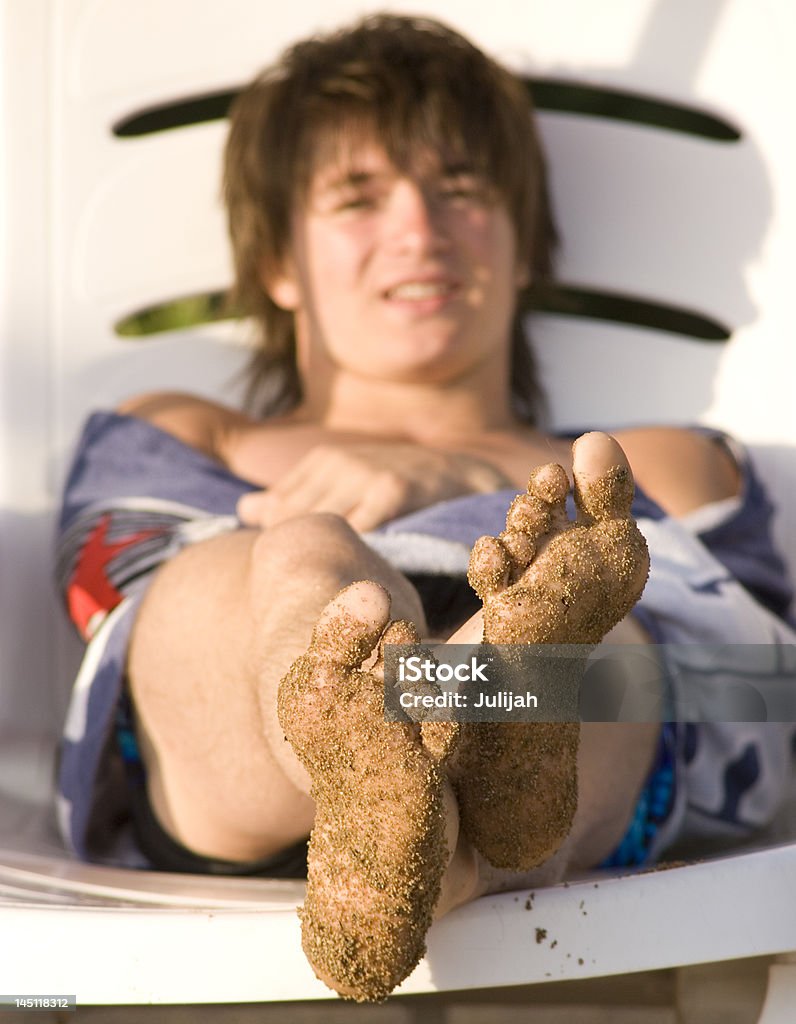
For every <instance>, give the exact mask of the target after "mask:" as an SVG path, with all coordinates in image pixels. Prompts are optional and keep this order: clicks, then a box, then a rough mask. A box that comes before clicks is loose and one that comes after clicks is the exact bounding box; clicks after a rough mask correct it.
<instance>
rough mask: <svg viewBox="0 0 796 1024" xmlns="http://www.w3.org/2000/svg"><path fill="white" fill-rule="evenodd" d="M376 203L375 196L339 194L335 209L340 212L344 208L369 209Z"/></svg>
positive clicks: (344, 209)
mask: <svg viewBox="0 0 796 1024" xmlns="http://www.w3.org/2000/svg"><path fill="white" fill-rule="evenodd" d="M375 205H376V198H375V196H370V195H363V194H357V195H350V196H341V198H340V199H339V200H338V202H337V209H338V210H340V211H341V212H344V211H346V210H370V209H372V208H373V207H374V206H375Z"/></svg>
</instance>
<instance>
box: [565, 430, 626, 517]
mask: <svg viewBox="0 0 796 1024" xmlns="http://www.w3.org/2000/svg"><path fill="white" fill-rule="evenodd" d="M572 452H573V470H572V471H573V475H574V477H575V504H576V505H577V507H578V512H579V520H580V521H581V522H584V521H586V522H594V521H598V522H599V521H601V520H605V519H625V518H627V517H628V516H629V515H630V506H631V504H632V502H633V474H632V472H631V470H630V464H629V463H628V461H627V458H626V456H625V453H624V452H623V451H622V448H621V447H620V445H619V443H618V442H617V441H615V440H614V438H613V437H611V436H610V434H602V433H599V432H597V431H594V432H592V433H590V434H584V435H583V436H582V437H579V438H578V439H577V441H575V443H574V445H573V446H572Z"/></svg>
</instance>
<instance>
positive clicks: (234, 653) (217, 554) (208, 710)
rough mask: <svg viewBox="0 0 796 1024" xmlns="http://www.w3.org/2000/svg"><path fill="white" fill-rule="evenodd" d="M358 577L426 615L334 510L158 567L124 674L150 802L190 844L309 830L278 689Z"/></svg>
mask: <svg viewBox="0 0 796 1024" xmlns="http://www.w3.org/2000/svg"><path fill="white" fill-rule="evenodd" d="M363 578H364V579H370V580H374V581H376V582H378V583H380V584H382V586H384V587H385V588H386V589H387V590H388V591H389V592H390V594H391V595H392V602H393V605H392V607H393V615H394V616H395V617H396V618H398V617H401V618H408V619H410V620H411V621H413V622H415V623H417V625H418V626H419V628H421V629H422V628H423V627H424V617H423V611H422V606H421V604H420V601H419V599H418V597H417V594H416V592H415V591H414V589H413V588H412V587H411V586H410V585H409V584H408V582H407V581H406V579H405V578H404V577H402V576H401V575H400V574H398V573H397V572H395V571H394V570H393V569H391V568H390V566H388V565H387V564H386V563H385V562H383V561H382V559H380V558H379V557H378V556H376V555H375V554H373V553H372V552H371V551H370V550H369V549H368V548H367V547H366V546H365V545H364V544H363V543H362V541H361V540H360V539H359V537H358V536H357V535H356V534H355V533H354V531H353V530H351V529H350V528H349V527H348V526H347V525H346V523H345V522H344V521H343V520H341V519H339V518H338V517H334V516H326V515H318V516H307V517H301V518H299V519H295V520H291V521H289V522H287V523H284V524H281V525H279V526H277V527H274V528H273V529H271V530H268V531H263V532H259V531H250V530H241V531H238V532H235V533H232V534H228V535H225V536H222V537H218V538H215V539H213V540H210V541H207V542H204V543H201V544H197V545H195V546H193V547H190V548H187V549H186V550H185V551H183V552H181V553H180V554H179V555H178V556H177V557H175V558H174V559H173V560H172V561H170V562H169V563H167V564H166V565H164V566H163V567H162V568H161V569H160V570H159V572H158V574H157V577H156V578H155V580H154V581H153V583H152V585H151V587H150V589H149V591H148V592H147V594H146V597H145V599H144V601H143V602H142V606H141V609H140V612H139V615H138V619H137V622H136V625H135V628H134V631H133V637H132V643H131V648H130V654H129V662H128V674H129V679H130V688H131V692H132V697H133V703H134V707H135V711H136V715H137V724H138V731H139V736H140V741H141V747H142V752H143V756H144V761H145V764H146V768H147V784H148V792H149V797H150V801H151V803H152V807H153V809H154V811H155V814H156V816H157V818H158V819H159V821H160V823H161V825H162V826H163V827H164V828H165V829H166V831H167V832H168V833H169V834H170V835H172V836H173V837H174V838H175V839H177V840H178V841H180V842H181V843H183V845H185V846H187V847H188V848H189V849H191V850H193V851H194V852H196V853H199V854H204V855H207V856H212V857H216V858H222V859H226V860H252V859H256V858H259V857H264V856H267V855H269V854H272V853H276V852H278V851H280V850H282V849H284V848H285V847H286V846H288V845H290V844H291V843H293V842H296V841H297V840H299V839H302V838H304V837H305V836H307V835H308V833H309V831H310V829H311V827H312V823H313V818H314V813H315V805H314V802H313V801H312V800H311V799H310V797H309V788H310V784H309V778H308V776H307V774H306V771H305V769H304V768H303V767H302V765H301V764H300V763H299V761H298V759H297V758H296V755H295V754H294V752H293V749H292V748H291V746H290V744H289V743H287V742H286V741H285V738H284V733H283V730H282V728H281V727H280V725H279V723H278V721H277V717H276V714H277V713H276V694H277V688H278V685H279V681H280V679H281V678H282V677H283V676H284V675H285V673H286V672H287V670H288V668H289V667H290V665H291V663H292V662H293V661H294V660H295V659H296V658H297V657H298V655H299V654H300V653H302V652H303V651H304V650H306V648H307V645H308V643H309V640H310V635H311V633H312V629H313V627H314V625H315V623H316V622H317V620H318V617H319V615H320V613H321V611H322V610H323V608H324V607H325V605H327V603H328V602H329V601H330V600H331V598H332V597H333V596H334V595H335V594H336V593H337V592H338V591H339V590H340V589H341V588H342V587H344V586H346V585H347V584H349V583H351V582H353V581H354V580H358V579H363Z"/></svg>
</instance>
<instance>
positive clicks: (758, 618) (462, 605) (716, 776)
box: [56, 412, 796, 877]
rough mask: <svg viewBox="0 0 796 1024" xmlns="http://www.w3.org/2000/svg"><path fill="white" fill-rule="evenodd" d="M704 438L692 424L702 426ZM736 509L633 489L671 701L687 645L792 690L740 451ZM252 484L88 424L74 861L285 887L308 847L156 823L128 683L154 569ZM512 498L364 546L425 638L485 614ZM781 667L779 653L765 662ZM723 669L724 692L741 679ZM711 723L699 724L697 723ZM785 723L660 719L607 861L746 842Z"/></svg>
mask: <svg viewBox="0 0 796 1024" xmlns="http://www.w3.org/2000/svg"><path fill="white" fill-rule="evenodd" d="M700 429H701V428H700ZM704 432H706V433H709V434H711V436H714V437H715V439H716V443H718V444H724V445H731V446H732V451H733V454H734V456H735V458H736V461H737V464H738V466H739V468H740V470H741V473H742V477H743V486H742V491H741V494H740V496H739V497H738V498H737V499H731V500H728V501H724V502H717V503H715V504H714V505H709V506H705V507H703V508H701V509H698V510H697V511H696V512H695V513H692V514H690V515H687V516H685V517H681V518H678V519H673V518H672V517H669V516H667V515H665V514H664V512H663V511H662V510H661V509H660V507H659V506H657V505H656V504H655V503H654V502H652V501H651V500H650V499H649V498H648V497H647V496H646V495H645V494H644V493H643V492H641V491H640V490H639V489H637V492H636V496H635V498H634V505H633V514H634V516H635V518H636V521H637V523H638V525H639V528H640V529H641V531H642V533H643V534H644V535H645V538H646V540H647V543H648V547H649V550H650V560H651V568H650V576H649V580H648V582H647V585H646V587H645V590H644V593H643V595H642V597H641V599H640V601H639V602H638V604H637V605H636V606H635V608H634V610H633V613H632V614H633V615H634V617H635V618H637V619H638V621H639V622H640V623H641V625H642V626H643V627H644V628H645V630H646V631H647V632H648V634H649V635H650V637H651V638H652V640H653V642H654V643H655V644H656V645H659V647H658V650H660V651H661V652H662V658H663V661H664V662H665V678H666V680H667V686H668V687H669V688H670V693H669V697H670V698H671V701H672V706H673V707H676V706H678V700H682V699H683V698H684V697H687V695H688V694H689V693H690V692H691V688H692V687H693V686H694V685H695V672H698V671H700V668H699V666H698V665H696V666H695V663H694V658H693V657H691V656H690V655H689V656H683V654H682V652H683V651H686V652H687V653H688V652H689V651H690V652H693V651H695V650H696V648H697V645H701V644H712V645H718V646H721V645H725V646H726V647H727V649H728V650H730V651H732V649H733V645H760V647H761V649H764V650H766V651H770V652H772V658H771V659H770V660H771V664H770V666H764V667H763V668H762V669H761V671H763V672H770V673H773V675H775V676H776V678H777V680H778V681H779V682H783V684H784V685H786V686H791V685H792V686H793V687H796V665H794V663H793V658H792V657H790V652H793V651H796V631H795V630H794V626H793V623H792V622H791V621H790V620H789V618H788V609H789V607H790V604H791V601H792V597H793V593H792V589H791V585H790V582H789V581H788V579H787V574H786V571H785V567H784V564H783V562H782V559H781V558H780V556H779V555H778V553H777V551H776V550H775V547H774V544H773V541H772V537H771V519H772V515H773V508H772V506H771V503H770V501H769V499H768V496H767V494H766V492H765V489H764V488H763V486H762V484H761V482H760V480H759V479H758V477H757V475H756V473H755V471H754V467H753V466H752V465H751V463H750V462H749V460H748V458H747V456H746V454H745V453H744V452H743V450H742V449H741V448H740V447H739V446H737V445H736V444H735V443H734V442H730V441H729V440H728V439H727V438H725V437H724V436H723V435H720V434H719V433H718V432H715V431H704ZM258 489H260V488H258V487H257V486H256V485H254V484H252V483H251V482H249V481H246V480H243V479H241V478H240V477H237V476H236V475H235V474H233V473H231V472H230V471H229V470H228V469H226V468H225V467H224V466H223V465H221V464H220V463H218V462H217V461H215V460H214V459H212V458H210V457H209V456H207V455H204V454H203V453H201V452H199V451H197V450H195V449H193V448H190V447H189V446H187V445H185V444H184V443H182V442H181V441H179V440H178V439H177V438H175V437H174V436H172V435H171V434H168V433H166V432H164V431H162V430H160V429H159V428H158V427H155V426H153V425H152V424H149V423H147V422H146V421H144V420H140V419H138V418H135V417H131V416H125V415H121V414H118V413H114V412H98V413H95V414H93V415H92V416H91V417H90V418H89V419H88V421H87V423H86V425H85V428H84V430H83V434H82V436H81V438H80V441H79V444H78V447H77V449H76V453H75V456H74V460H73V463H72V467H71V471H70V473H69V476H68V479H67V482H66V485H65V489H64V497H63V504H62V509H61V516H60V520H59V526H58V537H57V561H56V576H57V582H58V586H59V589H60V592H61V594H62V596H63V599H64V602H65V605H66V609H67V612H68V614H69V616H70V618H71V620H72V622H73V623H74V625H75V627H76V628H77V630H78V631H79V633H80V635H81V637H82V638H83V640H84V641H85V643H86V652H85V656H84V658H83V661H82V664H81V667H80V670H79V673H78V676H77V678H76V681H75V684H74V687H73V691H72V696H71V700H70V705H69V710H68V714H67V718H66V722H65V727H64V733H63V737H62V743H61V748H60V756H59V775H58V797H57V801H58V803H57V806H58V821H59V827H60V829H61V832H62V834H63V837H64V840H65V842H66V843H67V845H68V847H69V848H70V849H71V850H72V851H73V852H74V854H75V855H76V856H77V857H79V858H81V859H84V860H88V861H93V862H96V863H105V864H112V865H117V866H128V867H141V868H156V869H164V870H175V871H181V870H182V871H191V872H194V873H220V874H259V875H268V876H270V877H296V876H300V875H301V874H302V873H303V871H304V870H305V864H306V860H305V858H306V843H299V844H297V845H296V846H295V847H293V848H291V849H290V850H286V851H284V852H283V853H282V854H280V855H278V856H276V857H273V858H266V859H265V860H263V861H258V862H253V863H251V864H238V863H232V862H226V861H214V860H212V859H210V858H206V857H202V856H200V855H198V854H195V853H193V852H192V851H190V850H187V849H186V848H185V847H183V846H181V844H179V843H176V842H175V841H174V840H173V839H172V838H171V837H170V836H168V835H167V834H166V833H165V832H164V831H163V829H162V828H161V827H160V825H159V823H158V822H157V819H156V817H155V815H154V813H153V812H152V809H151V807H150V806H149V804H148V801H147V799H146V777H145V768H144V765H143V762H142V761H141V757H140V753H139V751H138V745H137V742H136V738H135V729H134V724H133V717H134V716H133V714H132V708H131V705H130V698H129V694H128V691H127V687H126V677H125V666H126V659H127V649H128V645H129V641H130V635H131V631H132V628H133V624H134V621H135V617H136V613H137V610H138V607H139V605H140V602H141V600H142V598H143V596H144V594H145V593H146V590H147V587H148V586H149V584H150V582H151V580H152V577H153V574H154V572H155V571H156V570H157V568H158V567H159V566H160V565H162V564H163V563H164V562H165V561H167V560H168V559H170V558H172V557H173V556H174V555H175V554H177V553H178V552H179V551H181V550H182V549H183V548H185V547H186V546H188V545H191V544H195V543H197V542H200V541H202V540H205V539H208V538H210V537H213V536H217V535H219V534H222V533H225V532H229V531H231V530H236V529H239V528H240V527H241V524H240V522H239V520H238V519H237V516H236V514H235V509H236V505H237V502H238V499H239V498H240V497H241V495H243V494H245V493H247V492H249V491H254V490H258ZM514 496H515V492H514V491H508V490H507V491H499V492H496V493H493V494H479V495H471V496H466V497H462V498H457V499H453V500H451V501H446V502H441V503H439V504H438V505H433V506H431V507H429V508H427V509H423V510H422V511H420V512H416V513H412V514H410V515H407V516H403V517H400V518H399V519H395V520H392V521H391V522H389V523H387V524H385V525H384V526H382V527H380V528H379V529H378V530H375V531H372V532H370V533H367V534H363V540H364V541H365V542H366V543H367V544H368V545H369V546H370V547H372V548H373V550H375V551H376V552H377V553H378V554H379V555H381V556H382V557H384V558H385V559H386V560H387V561H388V562H390V563H391V564H392V565H393V566H394V568H396V569H397V570H398V571H400V572H402V573H404V574H405V575H406V576H407V577H408V578H409V580H410V581H411V582H412V583H413V584H414V585H415V587H416V588H417V590H418V593H419V594H420V596H421V600H422V601H423V604H424V608H425V610H426V612H427V617H428V620H429V628H430V630H431V632H432V633H438V632H442V631H443V630H444V629H445V628H446V627H447V626H452V625H455V624H458V623H459V622H461V621H462V620H463V619H464V618H466V617H467V616H468V615H469V614H472V612H473V611H475V610H476V609H477V608H478V607H479V602H478V601H477V599H476V597H475V595H474V594H473V593H472V591H471V590H470V588H469V586H468V584H467V582H466V571H467V562H468V559H469V553H470V549H471V547H472V545H473V544H474V542H475V540H476V539H477V538H478V537H480V536H482V535H483V534H497V533H499V532H500V531H501V530H502V529H503V527H504V524H505V515H506V510H507V508H508V506H509V504H510V502H511V500H512V499H513V497H514ZM777 652H778V653H779V654H781V653H783V652H789V653H788V656H786V657H784V659H783V658H782V657H775V656H774V655H775V654H776V653H777ZM732 662H733V659H732V657H729V659H728V663H727V664H724V665H723V666H722V673H723V676H722V679H723V678H724V676H726V675H727V673H730V675H731V674H732V672H733V671H734V667H733V664H732ZM708 717H710V716H709V715H708ZM795 731H796V729H795V727H794V724H793V723H792V722H775V721H757V722H735V721H712V720H709V721H680V720H672V721H668V720H667V721H664V722H663V723H662V725H661V729H660V734H659V739H658V745H657V749H656V752H655V757H654V763H653V765H652V768H651V770H650V773H649V775H648V777H647V780H646V782H645V784H644V787H643V789H642V792H641V794H640V796H639V799H638V802H637V804H636V808H635V812H634V814H633V817H632V820H631V822H630V825H629V828H628V831H627V833H626V835H625V837H624V838H623V840H622V841H621V842H620V844H619V845H618V846H617V848H616V850H615V851H614V852H613V853H612V854H611V855H610V856H609V857H608V858H606V861H605V862H604V866H605V867H608V868H616V867H643V866H648V865H650V864H654V863H655V862H657V861H658V860H659V859H660V858H661V855H662V854H663V853H664V851H666V850H667V849H669V848H670V847H671V846H672V844H673V843H675V842H677V841H679V840H681V839H683V838H687V839H697V840H699V839H702V838H707V839H716V838H719V839H727V840H740V839H743V838H745V837H748V836H751V835H752V834H753V833H754V832H755V831H757V830H759V829H760V828H762V827H764V826H765V825H766V824H768V823H769V822H770V821H771V820H772V818H773V817H774V815H775V814H776V812H777V810H778V809H779V807H780V806H781V804H782V802H783V800H784V798H785V795H786V793H787V788H788V785H789V782H790V778H791V757H792V749H793V742H794V732H795Z"/></svg>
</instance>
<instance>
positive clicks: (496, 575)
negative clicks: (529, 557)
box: [467, 537, 511, 601]
mask: <svg viewBox="0 0 796 1024" xmlns="http://www.w3.org/2000/svg"><path fill="white" fill-rule="evenodd" d="M510 571H511V558H510V556H509V553H508V552H507V551H506V548H505V547H504V545H503V543H502V541H500V540H499V539H498V538H497V537H479V538H478V540H477V541H476V542H475V544H474V545H473V550H472V551H471V552H470V565H469V567H468V569H467V579H468V580H469V582H470V586H471V587H472V588H473V590H474V591H475V592H476V594H478V596H479V597H480V598H481V600H482V601H484V600H486V598H487V597H489V596H490V595H491V594H496V593H498V592H499V591H501V590H503V589H504V588H505V587H506V585H507V584H508V581H509V573H510Z"/></svg>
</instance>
